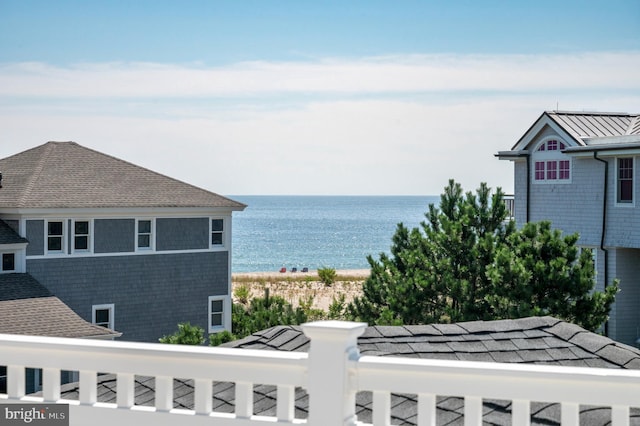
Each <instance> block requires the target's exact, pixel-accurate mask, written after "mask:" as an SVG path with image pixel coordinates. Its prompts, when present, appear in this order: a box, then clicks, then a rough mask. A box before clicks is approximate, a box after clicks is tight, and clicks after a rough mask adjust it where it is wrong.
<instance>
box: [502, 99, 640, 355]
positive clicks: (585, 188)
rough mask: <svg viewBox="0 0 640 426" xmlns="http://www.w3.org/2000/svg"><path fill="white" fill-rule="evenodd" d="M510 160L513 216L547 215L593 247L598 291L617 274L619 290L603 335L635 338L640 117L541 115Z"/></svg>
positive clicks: (638, 329)
mask: <svg viewBox="0 0 640 426" xmlns="http://www.w3.org/2000/svg"><path fill="white" fill-rule="evenodd" d="M497 156H498V157H499V158H500V159H502V160H509V161H512V162H513V163H514V180H515V182H514V188H515V191H514V192H515V220H516V223H517V224H518V225H522V224H524V223H526V222H529V221H532V222H537V221H541V220H550V221H551V222H552V226H553V227H555V228H557V229H560V230H562V231H563V232H565V233H574V232H577V233H579V234H580V239H579V241H578V244H579V245H580V246H581V247H585V248H589V249H591V250H592V252H593V256H594V260H595V264H596V272H597V288H598V289H600V290H602V289H603V288H604V287H605V286H607V285H609V284H610V283H611V282H612V280H613V279H614V278H618V279H619V280H620V293H618V296H617V300H616V303H615V305H614V306H613V308H612V311H611V317H610V320H609V322H608V324H607V328H606V333H607V335H608V336H610V337H611V338H613V339H615V340H618V341H620V342H623V343H626V344H629V345H634V346H635V345H637V344H638V341H639V340H638V339H639V338H640V278H639V277H640V202H639V201H638V199H639V198H640V191H639V190H638V188H639V186H640V185H638V182H639V181H638V169H637V167H638V166H637V165H636V163H637V159H638V158H639V156H640V115H638V114H627V113H600V112H561V111H547V112H544V113H543V114H542V115H541V116H540V117H539V118H538V119H537V120H536V121H535V122H534V123H533V124H532V125H531V127H530V128H529V129H528V130H527V131H526V132H525V133H524V135H523V136H522V137H521V138H520V139H519V140H518V141H517V142H516V143H515V145H514V146H513V147H512V148H511V150H509V151H501V152H499V153H498V154H497Z"/></svg>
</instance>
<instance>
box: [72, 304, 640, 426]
mask: <svg viewBox="0 0 640 426" xmlns="http://www.w3.org/2000/svg"><path fill="white" fill-rule="evenodd" d="M223 346H225V347H235V348H244V349H264V350H278V351H298V352H304V351H307V350H308V348H309V339H308V338H307V337H306V336H304V334H303V333H302V330H301V328H300V327H298V326H277V327H273V328H270V329H268V330H264V331H261V332H258V333H256V334H254V335H252V336H249V337H247V338H245V339H242V340H237V341H234V342H230V343H227V344H225V345H223ZM358 348H359V349H360V353H361V354H362V355H377V356H400V357H419V358H430V359H460V360H472V361H495V362H509V363H533V364H548V365H549V364H550V365H567V366H588V367H603V368H628V369H640V350H638V349H635V348H632V347H629V346H625V345H622V344H620V343H617V342H614V341H613V340H611V339H608V338H606V337H602V336H599V335H596V334H594V333H591V332H589V331H586V330H584V329H582V328H580V327H578V326H576V325H573V324H569V323H566V322H563V321H560V320H557V319H555V318H551V317H533V318H523V319H517V320H501V321H486V322H482V321H477V322H467V323H457V324H434V325H419V326H401V327H395V326H393V327H382V326H375V327H368V328H367V329H366V331H365V333H364V334H363V335H362V336H360V337H359V338H358ZM115 389H116V378H115V376H113V375H107V376H101V377H100V378H99V383H98V394H99V395H101V398H99V401H100V402H115V399H116V394H115ZM234 389H235V387H234V384H232V383H221V382H214V383H213V409H214V411H217V412H225V413H232V412H233V411H234V401H235V393H234ZM62 392H63V395H64V396H63V397H64V398H69V399H77V398H78V384H77V383H73V384H68V385H65V386H63V388H62ZM153 392H154V381H153V379H150V378H146V377H138V376H136V385H135V403H136V404H140V405H153ZM276 394H277V390H276V387H275V386H271V385H256V386H255V387H254V412H255V414H257V415H266V416H275V415H276ZM483 404H484V408H483V423H485V424H495V425H507V424H511V402H510V401H494V400H484V401H483ZM174 407H176V408H185V409H193V407H194V384H193V381H192V380H183V379H175V380H174ZM308 407H309V398H308V395H307V394H306V392H305V391H304V390H302V389H296V395H295V415H296V418H305V417H307V414H308ZM371 407H372V395H371V392H361V393H359V394H358V396H357V398H356V411H357V415H358V420H360V421H363V422H365V423H370V422H371V415H372V411H371ZM391 407H392V408H391V416H392V418H391V422H392V424H403V425H415V424H416V421H417V420H416V419H417V400H416V396H415V395H404V394H403V395H399V394H393V395H392V396H391ZM531 413H532V421H531V424H540V425H542V424H545V425H549V424H559V421H560V407H559V405H558V404H547V403H532V406H531ZM463 416H464V400H463V399H462V398H458V397H452V396H439V397H438V398H437V423H438V424H462V423H463ZM610 422H611V410H610V409H609V408H602V407H581V412H580V424H581V425H605V424H609V423H610ZM631 422H632V423H634V422H635V423H638V422H640V409H636V408H632V409H631Z"/></svg>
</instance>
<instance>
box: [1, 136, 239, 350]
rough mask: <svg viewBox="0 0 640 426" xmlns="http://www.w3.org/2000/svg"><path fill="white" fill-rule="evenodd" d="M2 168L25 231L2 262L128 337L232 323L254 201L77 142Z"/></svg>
mask: <svg viewBox="0 0 640 426" xmlns="http://www.w3.org/2000/svg"><path fill="white" fill-rule="evenodd" d="M0 173H2V175H1V176H2V178H1V181H0V184H1V188H0V220H1V221H2V222H3V223H4V224H5V225H6V226H8V227H10V228H11V229H12V230H14V231H15V233H16V234H17V235H18V236H19V238H21V240H20V241H14V242H13V243H11V244H6V245H3V246H1V247H0V252H1V254H2V270H1V271H0V273H4V274H9V273H28V274H29V275H30V276H31V277H32V278H33V279H35V280H36V281H38V282H39V283H41V284H42V285H43V286H44V287H45V288H46V290H47V291H49V292H50V293H51V294H52V295H55V297H56V298H58V299H59V300H61V301H62V302H63V303H64V304H66V305H68V306H69V307H70V308H71V309H73V311H74V312H76V313H77V314H78V315H79V316H80V317H81V318H83V319H84V320H86V321H88V322H90V323H92V324H97V325H100V326H104V327H107V328H110V329H113V330H118V331H119V332H121V333H122V339H125V340H135V341H147V342H157V340H158V338H159V337H161V336H163V335H165V334H169V333H172V332H173V331H175V330H176V326H177V324H178V323H179V322H187V321H188V322H191V323H192V324H197V325H200V326H201V327H203V328H204V329H205V330H206V331H208V332H209V333H213V332H217V331H221V330H224V329H229V328H230V325H231V324H230V323H231V316H230V314H231V312H230V311H231V297H230V288H231V220H232V213H233V212H234V211H241V210H243V209H244V207H245V206H244V205H243V204H241V203H238V202H235V201H233V200H230V199H228V198H225V197H222V196H220V195H217V194H215V193H212V192H210V191H206V190H204V189H200V188H197V187H195V186H192V185H189V184H187V183H184V182H180V181H178V180H175V179H172V178H169V177H167V176H163V175H161V174H158V173H156V172H153V171H151V170H148V169H145V168H142V167H139V166H136V165H134V164H131V163H128V162H126V161H123V160H120V159H117V158H114V157H112V156H109V155H106V154H103V153H100V152H97V151H94V150H92V149H89V148H86V147H83V146H81V145H79V144H77V143H74V142H48V143H46V144H44V145H41V146H38V147H35V148H33V149H30V150H27V151H24V152H21V153H18V154H15V155H13V156H10V157H7V158H4V159H1V160H0Z"/></svg>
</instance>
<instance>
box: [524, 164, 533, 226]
mask: <svg viewBox="0 0 640 426" xmlns="http://www.w3.org/2000/svg"><path fill="white" fill-rule="evenodd" d="M525 156H526V157H527V208H526V210H525V211H526V213H525V215H526V216H525V220H524V223H529V211H530V210H529V206H530V205H531V203H530V201H531V155H529V154H525Z"/></svg>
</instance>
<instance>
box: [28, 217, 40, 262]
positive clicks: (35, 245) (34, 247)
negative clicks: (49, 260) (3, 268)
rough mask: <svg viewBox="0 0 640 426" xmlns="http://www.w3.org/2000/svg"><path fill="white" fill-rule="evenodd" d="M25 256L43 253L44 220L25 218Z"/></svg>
mask: <svg viewBox="0 0 640 426" xmlns="http://www.w3.org/2000/svg"><path fill="white" fill-rule="evenodd" d="M27 240H29V245H28V246H27V256H41V255H43V254H44V220H27Z"/></svg>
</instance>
